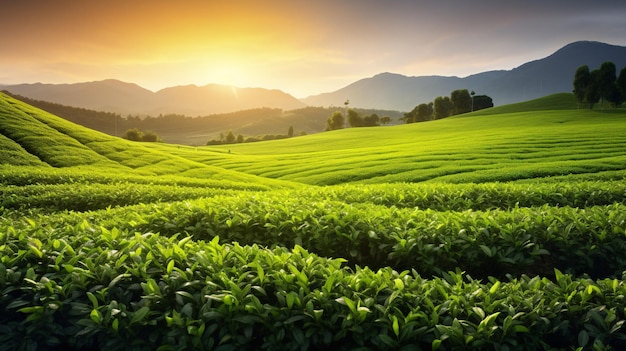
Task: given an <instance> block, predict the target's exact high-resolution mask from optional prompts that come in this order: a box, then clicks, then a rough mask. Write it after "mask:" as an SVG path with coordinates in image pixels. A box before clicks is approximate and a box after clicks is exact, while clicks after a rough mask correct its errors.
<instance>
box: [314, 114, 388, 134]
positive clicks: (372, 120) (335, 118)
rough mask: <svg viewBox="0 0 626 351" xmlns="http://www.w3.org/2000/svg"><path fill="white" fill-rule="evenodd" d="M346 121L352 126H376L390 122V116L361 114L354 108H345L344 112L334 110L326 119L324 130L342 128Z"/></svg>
mask: <svg viewBox="0 0 626 351" xmlns="http://www.w3.org/2000/svg"><path fill="white" fill-rule="evenodd" d="M346 122H347V124H348V125H349V126H350V127H352V128H358V127H376V126H380V125H381V124H389V123H391V117H389V116H383V117H379V116H378V114H377V113H372V114H370V115H362V114H361V113H360V112H358V111H357V110H354V109H346V111H345V112H341V111H335V112H333V114H332V115H331V116H330V117H328V119H327V120H326V131H329V130H337V129H343V128H344V127H345V126H346Z"/></svg>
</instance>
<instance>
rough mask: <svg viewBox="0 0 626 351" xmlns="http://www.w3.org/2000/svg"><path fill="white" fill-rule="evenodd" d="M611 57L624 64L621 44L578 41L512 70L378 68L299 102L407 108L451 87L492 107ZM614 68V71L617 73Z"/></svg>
mask: <svg viewBox="0 0 626 351" xmlns="http://www.w3.org/2000/svg"><path fill="white" fill-rule="evenodd" d="M605 61H612V62H613V63H615V65H616V66H617V69H618V70H620V69H621V68H622V67H625V66H626V47H623V46H615V45H610V44H605V43H599V42H590V41H580V42H574V43H571V44H568V45H566V46H564V47H563V48H561V49H559V50H557V51H555V52H554V53H553V54H552V55H550V56H548V57H545V58H541V59H538V60H535V61H532V62H527V63H525V64H523V65H521V66H519V67H517V68H514V69H512V70H501V71H489V72H482V73H478V74H474V75H470V76H467V77H463V78H460V77H442V76H420V77H407V76H404V75H400V74H393V73H382V74H378V75H376V76H374V77H371V78H365V79H362V80H359V81H357V82H354V83H352V84H350V85H348V86H346V87H344V88H342V89H339V90H337V91H334V92H329V93H324V94H320V95H315V96H310V97H307V98H305V99H303V100H302V101H304V102H305V103H307V104H309V105H316V106H329V105H335V106H341V104H342V103H343V101H345V100H346V99H350V102H351V104H353V105H355V106H360V107H370V106H376V107H377V108H385V109H396V110H401V111H410V110H411V109H413V107H415V106H416V105H418V104H420V103H422V102H429V101H433V100H434V98H436V97H437V96H449V95H450V92H451V91H453V90H456V89H468V90H473V91H475V92H476V94H479V95H488V96H490V97H492V98H493V101H494V104H495V105H496V106H502V105H506V104H510V103H515V102H521V101H526V100H531V99H535V98H538V97H542V96H545V95H550V94H554V93H561V92H571V91H572V82H573V80H574V73H575V72H576V69H577V68H578V67H580V66H582V65H588V66H589V68H590V69H592V70H593V69H595V68H598V67H600V65H601V64H602V63H603V62H605ZM618 73H619V72H618Z"/></svg>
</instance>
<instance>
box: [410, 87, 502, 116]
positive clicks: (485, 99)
mask: <svg viewBox="0 0 626 351" xmlns="http://www.w3.org/2000/svg"><path fill="white" fill-rule="evenodd" d="M489 107H493V100H492V99H491V98H490V97H489V96H487V95H475V93H474V92H473V91H472V92H471V93H470V92H469V91H468V90H467V89H457V90H454V91H452V92H451V93H450V96H449V97H448V96H439V97H437V98H435V100H434V101H433V102H429V103H421V104H419V105H417V106H415V108H414V109H413V110H411V111H410V112H407V113H405V114H404V122H405V123H415V122H424V121H431V120H435V119H442V118H446V117H450V116H453V115H459V114H462V113H467V112H472V111H478V110H482V109H485V108H489Z"/></svg>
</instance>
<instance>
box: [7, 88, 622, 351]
mask: <svg viewBox="0 0 626 351" xmlns="http://www.w3.org/2000/svg"><path fill="white" fill-rule="evenodd" d="M0 147H1V148H2V150H3V151H2V154H0V195H1V196H0V292H1V295H0V311H1V313H0V350H86V349H96V350H98V349H106V350H110V351H113V350H158V351H166V350H216V351H228V350H238V351H239V350H277V351H279V350H363V351H365V350H403V351H409V350H622V349H626V327H624V321H625V320H626V308H625V307H624V306H626V284H625V279H626V181H625V178H626V110H625V109H623V108H618V109H615V108H604V109H601V108H596V109H594V110H589V109H578V108H577V106H576V103H575V100H574V97H573V95H572V94H557V95H552V96H548V97H545V98H541V99H538V100H533V101H529V102H525V103H519V104H515V105H508V106H501V107H496V108H493V109H488V110H481V111H477V112H473V113H469V114H464V115H458V116H455V117H450V118H446V119H442V120H437V121H430V122H425V123H415V124H407V125H399V126H382V127H369V128H350V129H343V130H337V131H332V132H324V133H319V134H313V135H308V136H301V137H294V138H289V139H282V140H275V141H267V142H258V143H242V144H233V145H220V146H210V147H209V146H206V147H190V146H182V145H171V144H163V143H137V142H131V141H127V140H123V139H119V138H115V137H111V136H108V135H106V134H102V133H99V132H96V131H92V130H89V129H86V128H83V127H80V126H78V125H75V124H72V123H70V122H68V121H66V120H63V119H61V118H59V117H56V116H54V115H51V114H49V113H46V112H44V111H42V110H39V109H36V108H34V107H32V106H29V105H27V104H25V103H23V102H21V101H19V100H16V99H14V98H11V97H9V96H7V95H4V94H2V93H0Z"/></svg>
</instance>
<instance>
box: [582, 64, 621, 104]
mask: <svg viewBox="0 0 626 351" xmlns="http://www.w3.org/2000/svg"><path fill="white" fill-rule="evenodd" d="M616 71H617V70H616V67H615V64H614V63H613V62H609V61H607V62H604V63H603V64H602V65H601V66H600V68H598V69H595V70H593V71H591V72H590V71H589V66H587V65H583V66H580V67H578V69H577V70H576V74H575V75H574V96H576V100H577V101H578V103H579V104H586V105H587V106H588V107H589V108H590V109H592V108H593V106H594V105H595V104H597V103H598V102H602V103H604V102H605V101H606V102H608V103H610V104H611V105H612V106H613V107H618V106H619V105H621V104H622V103H623V102H624V101H625V100H626V67H624V68H622V70H621V71H620V74H619V77H617V75H616Z"/></svg>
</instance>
